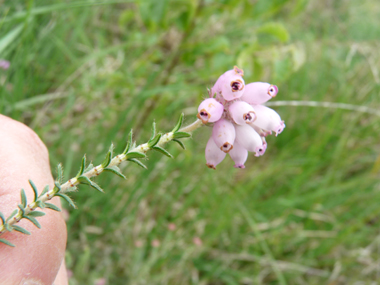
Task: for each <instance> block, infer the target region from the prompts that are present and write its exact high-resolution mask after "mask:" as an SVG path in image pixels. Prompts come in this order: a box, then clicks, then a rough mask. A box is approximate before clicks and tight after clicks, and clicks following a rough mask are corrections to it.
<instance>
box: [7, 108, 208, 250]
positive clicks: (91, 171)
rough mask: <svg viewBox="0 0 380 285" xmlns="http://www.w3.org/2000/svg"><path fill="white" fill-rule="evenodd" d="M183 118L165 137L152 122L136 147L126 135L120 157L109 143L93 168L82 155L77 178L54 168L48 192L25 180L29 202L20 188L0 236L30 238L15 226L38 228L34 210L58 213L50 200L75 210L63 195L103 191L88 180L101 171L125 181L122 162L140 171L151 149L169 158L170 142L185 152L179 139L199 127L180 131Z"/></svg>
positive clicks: (196, 124)
mask: <svg viewBox="0 0 380 285" xmlns="http://www.w3.org/2000/svg"><path fill="white" fill-rule="evenodd" d="M183 116H184V115H183V114H182V115H181V116H180V118H179V120H178V123H177V124H176V126H175V127H174V128H173V130H172V131H171V132H168V133H165V134H161V133H156V124H155V123H153V127H152V136H151V138H150V139H149V141H148V142H146V143H144V144H141V145H138V146H136V144H135V142H133V133H132V131H131V132H130V133H129V137H128V141H127V144H126V147H125V149H124V151H123V152H122V153H120V154H117V155H114V153H113V150H114V146H113V144H111V146H110V148H109V151H108V152H107V155H106V157H105V159H104V160H103V162H102V163H101V164H99V165H97V166H93V165H92V164H91V163H90V164H88V165H87V162H86V156H83V159H82V162H81V165H80V169H79V171H78V173H77V175H76V176H75V177H73V178H71V179H69V180H68V181H66V182H64V183H63V168H62V165H61V164H59V165H58V167H57V179H56V181H55V183H54V184H55V185H54V187H53V188H52V189H50V188H49V186H48V185H47V186H45V188H44V189H43V190H42V192H41V193H38V189H37V187H36V186H35V184H34V183H33V181H32V180H29V184H30V186H31V188H32V189H33V191H34V198H33V201H32V202H29V203H28V201H27V198H26V194H25V190H24V189H21V192H20V195H21V203H20V204H18V206H17V207H18V208H17V209H15V210H14V211H13V212H12V213H11V214H10V215H9V216H8V217H7V218H6V217H5V216H4V215H3V214H2V213H1V212H0V219H1V222H2V224H1V225H0V236H1V235H3V234H5V233H6V232H11V231H18V232H21V233H23V234H27V235H30V232H29V231H28V230H26V229H24V228H22V227H20V226H18V225H17V223H18V222H19V221H20V220H22V219H27V220H29V221H30V222H32V223H33V224H34V225H35V226H36V227H38V228H41V225H40V223H39V222H38V220H37V218H38V217H41V216H44V215H45V212H43V211H40V210H37V208H40V209H41V210H43V209H45V208H47V209H51V210H54V211H61V209H60V208H59V207H57V206H55V205H54V204H51V203H49V202H48V201H49V200H51V199H52V198H53V197H60V198H62V199H64V200H66V201H67V202H68V203H69V204H70V206H72V207H73V208H76V205H75V203H74V202H73V200H72V199H71V198H70V197H69V196H68V195H67V194H68V193H69V192H72V191H74V190H77V187H78V186H79V185H88V186H91V187H92V188H94V189H96V190H98V191H100V192H103V189H102V188H101V187H100V186H99V185H98V184H97V183H96V182H94V181H93V180H91V178H92V177H95V176H98V175H100V174H101V173H103V172H111V173H113V174H116V175H117V176H119V177H121V178H124V179H125V178H126V177H125V176H124V174H122V173H121V171H120V168H119V167H118V165H120V164H121V163H122V162H124V161H129V162H133V163H136V164H137V165H139V166H141V167H143V168H146V166H145V165H144V164H143V163H142V162H141V161H140V159H143V158H146V157H147V156H146V153H147V152H148V151H150V150H155V151H158V152H160V153H162V154H164V155H166V156H168V157H172V155H171V154H170V153H169V152H168V151H167V150H166V149H164V148H163V146H164V145H165V144H166V143H168V142H171V141H174V142H176V143H178V144H179V145H180V146H181V147H182V148H183V149H185V146H184V144H183V142H182V141H181V140H180V139H182V138H188V137H190V136H191V135H190V132H192V131H193V130H195V129H197V128H198V127H200V126H201V125H202V124H201V121H200V120H197V121H195V122H194V123H193V124H191V125H189V126H187V127H184V128H182V129H181V126H182V122H183ZM0 242H2V243H4V244H7V245H9V246H15V245H14V244H12V243H11V242H9V241H8V240H6V239H3V238H0Z"/></svg>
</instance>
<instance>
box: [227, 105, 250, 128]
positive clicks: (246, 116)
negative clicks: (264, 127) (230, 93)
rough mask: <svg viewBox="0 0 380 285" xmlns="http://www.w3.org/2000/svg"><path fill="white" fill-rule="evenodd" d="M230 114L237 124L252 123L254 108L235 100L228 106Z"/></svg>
mask: <svg viewBox="0 0 380 285" xmlns="http://www.w3.org/2000/svg"><path fill="white" fill-rule="evenodd" d="M229 111H230V116H231V118H232V119H233V120H234V121H235V123H236V124H238V125H245V124H249V123H253V122H254V121H255V120H256V114H255V110H254V109H253V107H252V106H251V105H249V104H248V103H246V102H243V101H236V102H234V103H233V104H232V105H231V106H230V107H229Z"/></svg>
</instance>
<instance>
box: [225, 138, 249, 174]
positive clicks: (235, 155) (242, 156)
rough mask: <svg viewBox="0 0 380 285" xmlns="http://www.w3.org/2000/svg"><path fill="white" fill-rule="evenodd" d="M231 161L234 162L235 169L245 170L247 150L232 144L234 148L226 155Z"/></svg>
mask: <svg viewBox="0 0 380 285" xmlns="http://www.w3.org/2000/svg"><path fill="white" fill-rule="evenodd" d="M228 154H229V155H230V157H231V158H232V160H233V161H234V162H235V165H234V167H236V168H245V166H244V163H245V162H246V161H247V158H248V150H246V149H245V148H244V147H242V146H241V145H240V144H238V143H236V142H235V144H234V148H233V149H231V151H230V152H229V153H228Z"/></svg>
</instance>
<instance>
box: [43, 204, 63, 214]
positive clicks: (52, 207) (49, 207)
mask: <svg viewBox="0 0 380 285" xmlns="http://www.w3.org/2000/svg"><path fill="white" fill-rule="evenodd" d="M45 206H46V208H48V209H51V210H54V211H57V212H61V209H60V208H58V207H57V206H56V205H54V204H50V203H45Z"/></svg>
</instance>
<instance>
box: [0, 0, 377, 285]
mask: <svg viewBox="0 0 380 285" xmlns="http://www.w3.org/2000/svg"><path fill="white" fill-rule="evenodd" d="M379 36H380V2H379V1H377V0H360V1H359V0H353V1H345V0H334V1H330V0H296V1H293V0H292V1H290V0H260V1H250V0H242V1H236V0H233V1H230V0H224V1H216V0H204V1H203V0H182V1H180V0H159V1H156V0H151V1H148V0H146V1H142V0H140V1H139V0H136V1H122V0H121V1H103V2H100V1H59V0H54V1H51V0H35V1H32V0H30V1H24V0H12V1H9V0H5V1H4V0H0V58H4V59H7V60H9V61H10V62H11V68H10V69H9V70H7V71H2V70H0V112H1V113H2V114H5V115H7V116H10V117H12V118H14V119H16V120H19V121H21V122H24V123H26V124H27V125H29V126H30V127H32V128H33V129H34V130H35V131H36V132H37V133H38V134H39V135H40V137H41V138H42V139H43V141H44V142H45V143H46V145H47V146H48V148H49V152H50V157H51V165H52V168H53V169H54V168H55V166H56V165H57V164H58V163H59V162H62V163H63V165H64V167H65V176H66V177H67V178H69V177H71V176H74V175H75V174H76V172H77V170H78V168H79V165H80V160H81V157H82V155H83V154H84V153H86V154H87V158H88V159H89V160H92V161H93V162H94V163H100V162H101V161H102V159H103V157H104V155H105V153H106V151H107V149H108V147H109V145H110V143H111V142H114V144H115V145H116V148H117V150H119V151H121V150H122V148H123V147H124V144H125V141H126V138H127V134H128V132H129V130H130V129H132V128H133V129H134V131H135V133H136V136H135V139H136V141H137V143H143V142H145V141H147V140H148V139H149V136H150V131H151V123H152V122H153V121H156V123H157V126H158V129H159V130H161V131H163V132H165V131H168V130H170V129H172V127H173V126H174V124H175V123H176V121H177V119H178V117H179V115H180V113H181V112H184V113H185V115H186V119H185V124H189V123H191V122H193V121H194V120H195V115H196V108H197V106H198V104H199V103H200V102H201V100H202V99H203V98H205V97H206V96H207V91H206V88H207V87H211V86H212V85H213V83H214V82H215V80H216V79H217V78H218V76H219V75H220V74H222V73H223V72H224V71H226V70H228V69H231V68H232V67H233V66H234V65H238V66H239V67H241V68H243V69H244V71H245V80H246V82H251V81H266V82H271V83H273V84H276V85H278V86H279V90H280V92H279V94H278V96H277V97H276V98H275V99H274V101H278V100H306V101H321V102H322V101H326V102H341V103H349V104H354V105H358V106H359V105H364V106H369V107H372V108H378V107H379V106H380V104H379V95H380V75H379V71H378V67H379V66H380V41H379ZM275 109H276V111H278V112H279V114H280V115H281V117H282V118H283V119H284V120H285V123H286V126H287V127H286V129H285V130H284V132H283V133H282V134H281V135H279V136H278V137H277V138H275V137H274V136H271V137H269V138H268V139H267V141H268V145H269V147H268V150H267V152H266V154H265V155H264V156H263V157H259V158H256V157H254V156H253V155H252V154H251V155H250V157H249V159H248V161H247V163H246V169H244V170H237V169H234V168H233V167H232V165H233V162H232V161H231V160H230V159H229V158H228V157H227V158H226V159H225V161H223V162H222V164H220V165H219V166H218V167H217V170H216V171H213V170H210V169H208V168H207V167H206V166H205V159H204V148H205V144H206V142H207V139H208V136H209V133H210V129H207V128H201V129H199V130H197V131H196V132H195V133H194V134H193V138H192V139H190V140H186V141H185V144H186V147H187V150H185V151H183V150H181V149H180V148H179V147H178V146H177V145H176V144H174V143H172V144H170V145H168V146H167V149H168V150H169V151H170V152H171V153H172V154H173V155H174V157H175V158H174V159H169V158H167V157H163V156H162V155H161V154H159V153H150V154H149V160H147V161H145V162H144V163H145V164H146V165H147V166H148V168H149V169H148V170H144V169H141V168H139V167H138V166H136V165H130V164H126V165H125V166H123V167H122V170H123V173H124V174H125V175H126V176H127V177H128V180H126V181H123V180H122V179H120V178H118V177H116V176H115V177H114V176H113V175H111V174H104V175H102V176H101V177H98V178H97V179H96V181H97V182H98V183H99V184H100V185H101V186H103V187H104V188H105V190H106V193H105V194H102V193H99V192H97V191H95V190H94V189H91V188H86V187H81V188H80V191H79V192H77V193H73V194H72V195H71V196H72V197H73V199H74V200H75V202H76V203H77V205H78V206H79V209H78V210H72V209H68V210H69V211H70V218H69V220H68V222H67V226H68V235H69V236H68V244H67V255H66V262H67V266H68V269H69V270H70V271H72V273H73V276H72V277H71V280H70V284H94V282H96V280H97V279H99V278H105V279H106V280H107V282H108V284H372V283H371V282H376V280H378V277H379V276H380V265H379V261H380V254H379V252H380V244H379V243H380V241H379V234H380V231H379V226H380V219H379V215H380V206H379V201H380V184H379V178H378V177H379V171H380V156H379V154H380V153H379V146H380V144H379V136H378V133H379V131H380V119H379V117H376V116H375V115H371V114H363V113H358V112H355V111H344V110H340V109H331V108H311V107H294V106H281V107H275ZM66 206H67V205H65V207H66ZM170 223H174V224H175V226H176V229H175V230H174V231H171V230H169V229H168V225H169V224H170ZM194 238H199V239H200V240H201V241H202V245H199V244H198V245H197V242H195V243H194ZM156 240H158V241H159V242H160V245H159V246H158V247H155V246H152V242H153V244H154V243H155V242H156ZM198 243H199V242H198Z"/></svg>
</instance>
